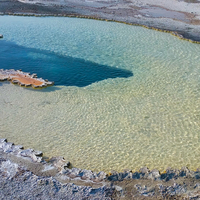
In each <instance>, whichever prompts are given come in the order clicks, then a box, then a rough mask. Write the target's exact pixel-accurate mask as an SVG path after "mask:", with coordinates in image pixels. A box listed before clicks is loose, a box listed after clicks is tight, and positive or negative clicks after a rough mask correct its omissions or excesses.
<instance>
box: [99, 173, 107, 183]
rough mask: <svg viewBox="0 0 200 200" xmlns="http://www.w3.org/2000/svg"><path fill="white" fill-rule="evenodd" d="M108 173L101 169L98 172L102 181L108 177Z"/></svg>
mask: <svg viewBox="0 0 200 200" xmlns="http://www.w3.org/2000/svg"><path fill="white" fill-rule="evenodd" d="M107 176H108V175H107V174H106V173H105V172H103V171H101V172H99V173H98V174H97V177H98V179H99V180H100V181H102V180H105V179H106V178H107Z"/></svg>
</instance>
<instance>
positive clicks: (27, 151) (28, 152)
mask: <svg viewBox="0 0 200 200" xmlns="http://www.w3.org/2000/svg"><path fill="white" fill-rule="evenodd" d="M33 151H34V150H33V149H25V150H23V151H21V153H20V155H21V156H24V157H31V156H32V154H33Z"/></svg>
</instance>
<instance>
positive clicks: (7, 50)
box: [0, 39, 133, 87]
mask: <svg viewBox="0 0 200 200" xmlns="http://www.w3.org/2000/svg"><path fill="white" fill-rule="evenodd" d="M34 55H37V56H34ZM0 62H1V64H0V68H3V69H15V70H18V69H22V71H24V72H30V73H37V75H38V77H41V78H43V79H48V80H50V81H54V82H55V85H65V86H78V87H84V86H87V85H90V84H92V83H95V82H98V81H102V80H105V79H108V78H118V77H119V78H128V77H130V76H133V73H132V72H131V71H128V70H124V69H120V68H116V67H109V66H106V65H99V64H97V63H94V62H90V61H86V60H83V59H79V58H73V57H70V56H63V55H59V54H56V53H54V52H50V51H47V50H38V49H34V48H27V47H24V46H19V45H17V44H15V43H13V42H9V41H5V40H3V39H2V40H0Z"/></svg>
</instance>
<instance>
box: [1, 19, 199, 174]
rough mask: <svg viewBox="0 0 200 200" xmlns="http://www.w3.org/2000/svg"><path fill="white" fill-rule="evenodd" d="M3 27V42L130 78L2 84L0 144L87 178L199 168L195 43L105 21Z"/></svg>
mask: <svg viewBox="0 0 200 200" xmlns="http://www.w3.org/2000/svg"><path fill="white" fill-rule="evenodd" d="M0 20H1V21H2V22H4V23H1V24H0V30H1V31H2V34H3V35H5V37H4V38H5V40H6V41H9V42H14V43H16V44H17V45H19V46H23V47H26V48H35V49H39V50H45V51H51V52H53V53H55V54H57V55H62V56H71V57H73V58H78V59H83V60H86V61H89V62H95V63H97V64H99V65H106V66H109V67H115V68H119V69H124V70H130V71H131V72H132V73H133V76H130V77H127V78H123V77H122V78H108V79H105V80H103V81H99V82H95V83H93V84H90V85H88V86H86V87H75V86H68V87H66V86H54V87H51V88H47V89H46V90H42V91H33V90H30V89H24V88H20V87H16V86H13V85H10V84H1V85H0V110H1V113H0V137H6V138H8V139H9V140H10V141H14V142H15V143H16V144H23V145H24V146H25V147H26V148H34V149H39V150H42V151H43V152H44V154H45V155H46V156H56V155H60V156H64V157H65V158H66V159H67V160H69V161H71V162H72V164H73V165H74V166H76V167H80V168H86V169H92V170H94V171H100V170H104V171H106V172H109V171H110V170H117V171H121V170H122V169H125V168H126V169H127V168H129V169H133V170H138V169H139V168H140V167H142V166H148V167H149V168H150V169H153V168H157V169H159V170H163V169H166V168H167V167H169V166H170V167H173V168H181V167H182V166H187V167H189V168H190V169H195V168H198V167H200V163H199V159H200V156H199V153H198V152H199V150H200V139H199V138H200V89H199V88H200V79H199V76H200V65H199V63H200V56H199V52H200V46H199V45H197V44H191V43H188V42H186V41H182V40H178V39H177V38H175V37H173V36H171V35H169V34H166V33H161V32H156V31H153V30H148V29H144V28H141V27H134V26H128V25H124V24H117V23H110V22H101V21H94V20H86V19H71V18H69V19H68V18H52V17H48V18H34V17H11V16H1V17H0ZM22 33H23V34H22ZM21 35H24V37H20V36H21ZM0 46H1V43H0ZM19 54H20V52H19ZM19 54H18V55H16V56H20V55H19ZM29 56H30V57H31V58H37V59H38V58H41V57H42V58H43V55H41V54H40V53H38V54H31V55H29ZM56 58H57V57H56ZM45 59H51V58H49V57H45ZM57 59H58V58H57ZM42 60H44V59H42ZM38 62H39V64H40V66H41V69H40V70H41V71H42V70H43V68H42V66H43V63H42V61H40V60H38ZM26 64H27V65H28V63H26ZM51 70H52V69H51ZM35 72H36V71H35ZM36 73H37V72H36ZM66 76H67V75H66ZM44 78H45V77H44Z"/></svg>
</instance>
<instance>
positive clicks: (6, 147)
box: [0, 142, 14, 153]
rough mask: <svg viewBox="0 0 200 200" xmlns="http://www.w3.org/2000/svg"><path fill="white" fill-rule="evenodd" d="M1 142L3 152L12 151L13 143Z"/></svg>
mask: <svg viewBox="0 0 200 200" xmlns="http://www.w3.org/2000/svg"><path fill="white" fill-rule="evenodd" d="M1 144H2V145H1ZM1 144H0V147H1V148H2V149H3V151H4V152H7V153H9V152H12V146H13V145H14V143H12V142H5V143H1Z"/></svg>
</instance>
